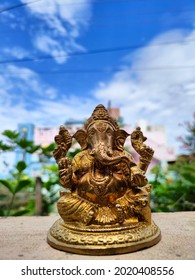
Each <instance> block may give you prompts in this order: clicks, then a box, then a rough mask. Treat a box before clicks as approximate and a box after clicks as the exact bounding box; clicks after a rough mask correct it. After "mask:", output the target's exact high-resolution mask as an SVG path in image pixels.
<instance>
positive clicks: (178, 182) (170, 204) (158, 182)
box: [150, 114, 195, 212]
mask: <svg viewBox="0 0 195 280" xmlns="http://www.w3.org/2000/svg"><path fill="white" fill-rule="evenodd" d="M184 127H185V128H186V132H187V133H186V135H185V136H183V137H179V138H178V140H179V141H180V142H181V144H182V149H184V150H185V151H187V154H185V155H181V156H179V157H178V158H177V160H176V162H175V163H174V164H172V165H169V166H168V167H167V170H163V169H162V168H161V167H160V166H155V167H154V168H153V170H152V173H153V176H154V179H153V180H151V181H150V183H151V184H152V191H151V207H152V210H153V211H157V212H159V211H160V212H169V211H172V212H173V211H194V210H195V114H194V116H193V120H192V122H186V123H184Z"/></svg>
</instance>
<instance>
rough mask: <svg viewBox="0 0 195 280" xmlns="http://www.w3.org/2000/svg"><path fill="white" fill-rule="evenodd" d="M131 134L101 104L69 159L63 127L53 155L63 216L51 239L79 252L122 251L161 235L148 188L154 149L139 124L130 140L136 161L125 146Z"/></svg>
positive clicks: (68, 140)
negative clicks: (79, 149) (56, 166)
mask: <svg viewBox="0 0 195 280" xmlns="http://www.w3.org/2000/svg"><path fill="white" fill-rule="evenodd" d="M128 136H129V134H128V133H127V132H126V131H124V130H122V129H120V128H119V126H118V125H117V123H116V122H115V121H114V120H113V119H112V118H111V117H110V116H109V114H108V111H107V110H106V108H105V107H104V106H103V105H98V106H97V107H96V108H95V110H94V112H93V114H92V116H91V117H90V118H89V119H88V120H87V121H86V123H85V124H84V129H80V130H78V131H77V132H76V133H75V134H74V135H73V138H75V139H76V140H77V141H78V143H79V144H80V146H81V152H79V153H78V154H77V155H76V156H75V157H74V158H73V160H72V161H71V160H70V159H69V158H68V157H66V154H67V152H68V150H69V148H70V147H71V143H72V137H71V135H70V134H69V132H68V131H67V130H66V129H65V127H63V126H61V127H60V131H59V134H58V135H57V136H56V137H55V142H56V144H57V145H58V146H57V148H56V149H55V150H54V157H55V159H56V162H57V164H58V167H59V177H60V184H61V185H62V186H63V187H64V188H65V189H66V190H65V191H62V192H60V199H59V201H58V203H57V207H58V211H59V214H60V216H61V219H59V220H58V221H56V223H55V224H54V225H53V226H52V227H51V229H50V231H49V233H48V243H49V244H50V245H51V246H53V247H54V248H56V249H59V250H64V251H68V252H73V253H78V254H89V255H107V254H120V253H127V252H132V251H136V250H139V249H142V248H145V247H150V246H153V245H154V244H156V243H157V242H158V241H159V240H160V230H159V228H158V227H157V226H156V225H155V224H154V223H153V222H152V220H151V209H150V188H151V185H149V184H148V181H147V178H146V176H145V172H146V170H147V167H148V165H149V163H150V161H151V159H152V156H153V153H154V151H153V150H152V149H151V148H150V147H148V146H146V145H145V144H144V141H145V140H146V137H144V136H143V133H142V131H141V130H140V128H139V127H138V128H137V129H136V130H135V131H134V132H133V133H132V134H131V144H132V146H133V148H134V149H135V151H136V152H137V153H138V154H139V155H140V161H139V163H138V164H136V163H135V161H134V159H133V157H132V156H131V154H129V153H128V152H126V151H125V150H124V148H123V146H124V143H125V141H126V138H127V137H128Z"/></svg>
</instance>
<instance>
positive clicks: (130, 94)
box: [93, 30, 195, 143]
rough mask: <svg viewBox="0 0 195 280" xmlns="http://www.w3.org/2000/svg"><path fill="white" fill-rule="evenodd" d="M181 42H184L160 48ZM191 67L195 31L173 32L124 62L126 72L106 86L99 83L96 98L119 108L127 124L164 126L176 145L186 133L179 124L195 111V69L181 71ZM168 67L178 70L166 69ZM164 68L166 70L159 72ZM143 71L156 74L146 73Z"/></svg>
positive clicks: (117, 75)
mask: <svg viewBox="0 0 195 280" xmlns="http://www.w3.org/2000/svg"><path fill="white" fill-rule="evenodd" d="M178 40H180V41H181V42H180V43H176V44H167V45H161V46H160V44H163V43H165V42H171V41H178ZM193 40H194V41H193ZM185 41H188V43H185ZM152 45H156V46H153V47H151V46H152ZM157 45H158V46H157ZM190 65H191V66H192V65H194V66H195V30H192V31H191V32H189V31H185V30H172V31H170V32H166V33H163V34H161V35H159V36H157V37H156V38H154V40H152V41H151V42H150V43H149V44H148V45H147V46H146V47H145V48H142V49H138V50H136V51H135V52H134V53H133V54H130V55H129V56H126V57H125V58H124V59H123V66H124V69H125V70H123V71H120V72H118V73H116V74H114V75H113V77H112V78H111V80H110V81H109V82H107V83H106V84H105V83H103V81H102V82H100V83H99V85H98V86H97V88H95V90H94V91H93V94H94V96H95V97H96V98H99V99H100V100H104V101H105V102H106V101H107V100H109V99H110V100H112V102H113V104H115V105H120V106H121V108H122V115H124V116H125V121H126V122H127V123H135V122H136V121H137V120H139V119H146V120H148V121H149V122H150V123H154V124H164V125H165V126H166V127H167V128H168V135H169V141H170V142H172V143H173V142H174V141H175V138H176V137H177V136H179V135H180V133H183V131H182V130H181V129H180V127H179V126H178V124H179V123H182V122H184V121H185V120H191V119H192V114H193V111H194V110H195V109H194V104H195V79H194V69H193V68H185V69H182V68H180V66H190ZM169 66H170V68H171V66H172V67H175V68H176V69H172V70H171V69H166V67H167V68H169ZM158 67H159V69H158ZM161 67H165V69H164V70H162V69H161V70H160V68H161ZM144 68H154V70H153V71H151V70H147V69H146V71H144ZM155 68H156V70H155ZM141 70H142V71H141ZM172 140H173V141H172Z"/></svg>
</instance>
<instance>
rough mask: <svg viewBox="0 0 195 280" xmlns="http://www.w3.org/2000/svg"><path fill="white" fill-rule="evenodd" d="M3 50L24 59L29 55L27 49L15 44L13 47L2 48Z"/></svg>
mask: <svg viewBox="0 0 195 280" xmlns="http://www.w3.org/2000/svg"><path fill="white" fill-rule="evenodd" d="M2 52H3V53H5V54H8V55H11V56H13V57H15V58H18V59H22V58H24V57H26V56H28V55H29V53H28V52H27V51H26V50H25V49H23V48H21V47H18V46H14V47H13V48H8V47H6V48H4V49H3V50H2Z"/></svg>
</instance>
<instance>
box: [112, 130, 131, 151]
mask: <svg viewBox="0 0 195 280" xmlns="http://www.w3.org/2000/svg"><path fill="white" fill-rule="evenodd" d="M129 135H130V134H129V133H127V132H126V131H125V130H123V129H119V130H117V131H115V132H114V137H115V139H114V144H115V147H116V148H117V149H118V150H120V151H122V150H123V146H124V144H125V140H126V138H127V137H128V136H129Z"/></svg>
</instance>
